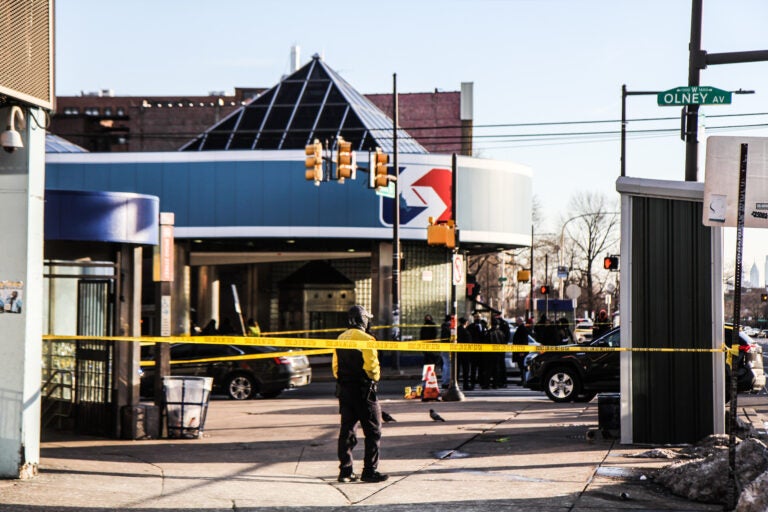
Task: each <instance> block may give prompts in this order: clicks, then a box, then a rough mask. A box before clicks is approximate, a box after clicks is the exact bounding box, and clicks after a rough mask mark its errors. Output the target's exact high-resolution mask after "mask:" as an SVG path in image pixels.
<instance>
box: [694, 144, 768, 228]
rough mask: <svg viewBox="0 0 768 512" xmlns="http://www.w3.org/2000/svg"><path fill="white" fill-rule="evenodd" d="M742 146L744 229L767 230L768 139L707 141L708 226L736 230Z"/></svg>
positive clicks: (706, 219)
mask: <svg viewBox="0 0 768 512" xmlns="http://www.w3.org/2000/svg"><path fill="white" fill-rule="evenodd" d="M742 144H746V145H747V179H746V187H745V197H746V199H745V202H744V227H747V228H766V227H768V165H766V164H768V138H765V137H723V136H713V137H709V138H708V139H707V161H706V164H705V165H706V167H705V170H706V175H705V180H704V212H703V219H702V221H703V223H704V225H705V226H719V227H736V221H737V217H738V206H739V166H740V163H741V146H742Z"/></svg>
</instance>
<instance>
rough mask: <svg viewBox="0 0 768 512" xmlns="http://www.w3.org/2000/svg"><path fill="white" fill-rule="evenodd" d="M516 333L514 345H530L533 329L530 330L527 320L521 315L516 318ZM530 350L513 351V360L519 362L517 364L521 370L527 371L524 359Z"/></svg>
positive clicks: (513, 338) (513, 339)
mask: <svg viewBox="0 0 768 512" xmlns="http://www.w3.org/2000/svg"><path fill="white" fill-rule="evenodd" d="M515 324H516V326H517V327H516V328H515V334H513V335H512V344H513V345H528V335H529V334H530V333H531V331H529V330H528V326H527V325H525V322H524V321H523V317H521V316H519V317H517V318H516V319H515ZM527 353H528V352H513V353H512V360H513V361H514V362H515V363H517V366H519V367H520V371H521V372H525V369H524V368H523V359H525V355H526V354H527Z"/></svg>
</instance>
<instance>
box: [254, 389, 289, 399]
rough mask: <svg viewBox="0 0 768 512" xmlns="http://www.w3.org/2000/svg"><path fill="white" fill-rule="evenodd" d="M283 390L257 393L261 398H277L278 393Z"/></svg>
mask: <svg viewBox="0 0 768 512" xmlns="http://www.w3.org/2000/svg"><path fill="white" fill-rule="evenodd" d="M282 392H283V390H282V389H280V390H273V391H262V392H261V393H259V394H260V395H261V396H262V397H263V398H277V397H278V395H280V393H282Z"/></svg>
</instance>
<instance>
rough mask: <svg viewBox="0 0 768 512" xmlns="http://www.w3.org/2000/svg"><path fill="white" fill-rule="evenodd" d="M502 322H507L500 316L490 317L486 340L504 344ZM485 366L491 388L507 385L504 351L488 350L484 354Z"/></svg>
mask: <svg viewBox="0 0 768 512" xmlns="http://www.w3.org/2000/svg"><path fill="white" fill-rule="evenodd" d="M502 323H505V324H506V323H507V322H506V321H505V320H504V319H503V318H501V316H494V317H493V318H492V319H491V331H490V332H489V333H488V342H489V343H491V344H494V345H506V344H507V337H506V335H505V334H504V329H502V328H501V324H502ZM485 356H486V357H485V367H486V372H487V376H488V382H489V384H490V386H491V387H492V388H493V389H498V388H505V387H507V369H506V366H505V365H504V352H489V353H487V354H485Z"/></svg>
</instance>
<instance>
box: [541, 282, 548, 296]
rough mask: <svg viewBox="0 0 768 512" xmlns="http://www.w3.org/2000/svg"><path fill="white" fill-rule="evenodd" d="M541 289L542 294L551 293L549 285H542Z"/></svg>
mask: <svg viewBox="0 0 768 512" xmlns="http://www.w3.org/2000/svg"><path fill="white" fill-rule="evenodd" d="M539 291H540V292H541V294H542V295H549V285H546V284H545V285H542V287H541V288H539Z"/></svg>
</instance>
